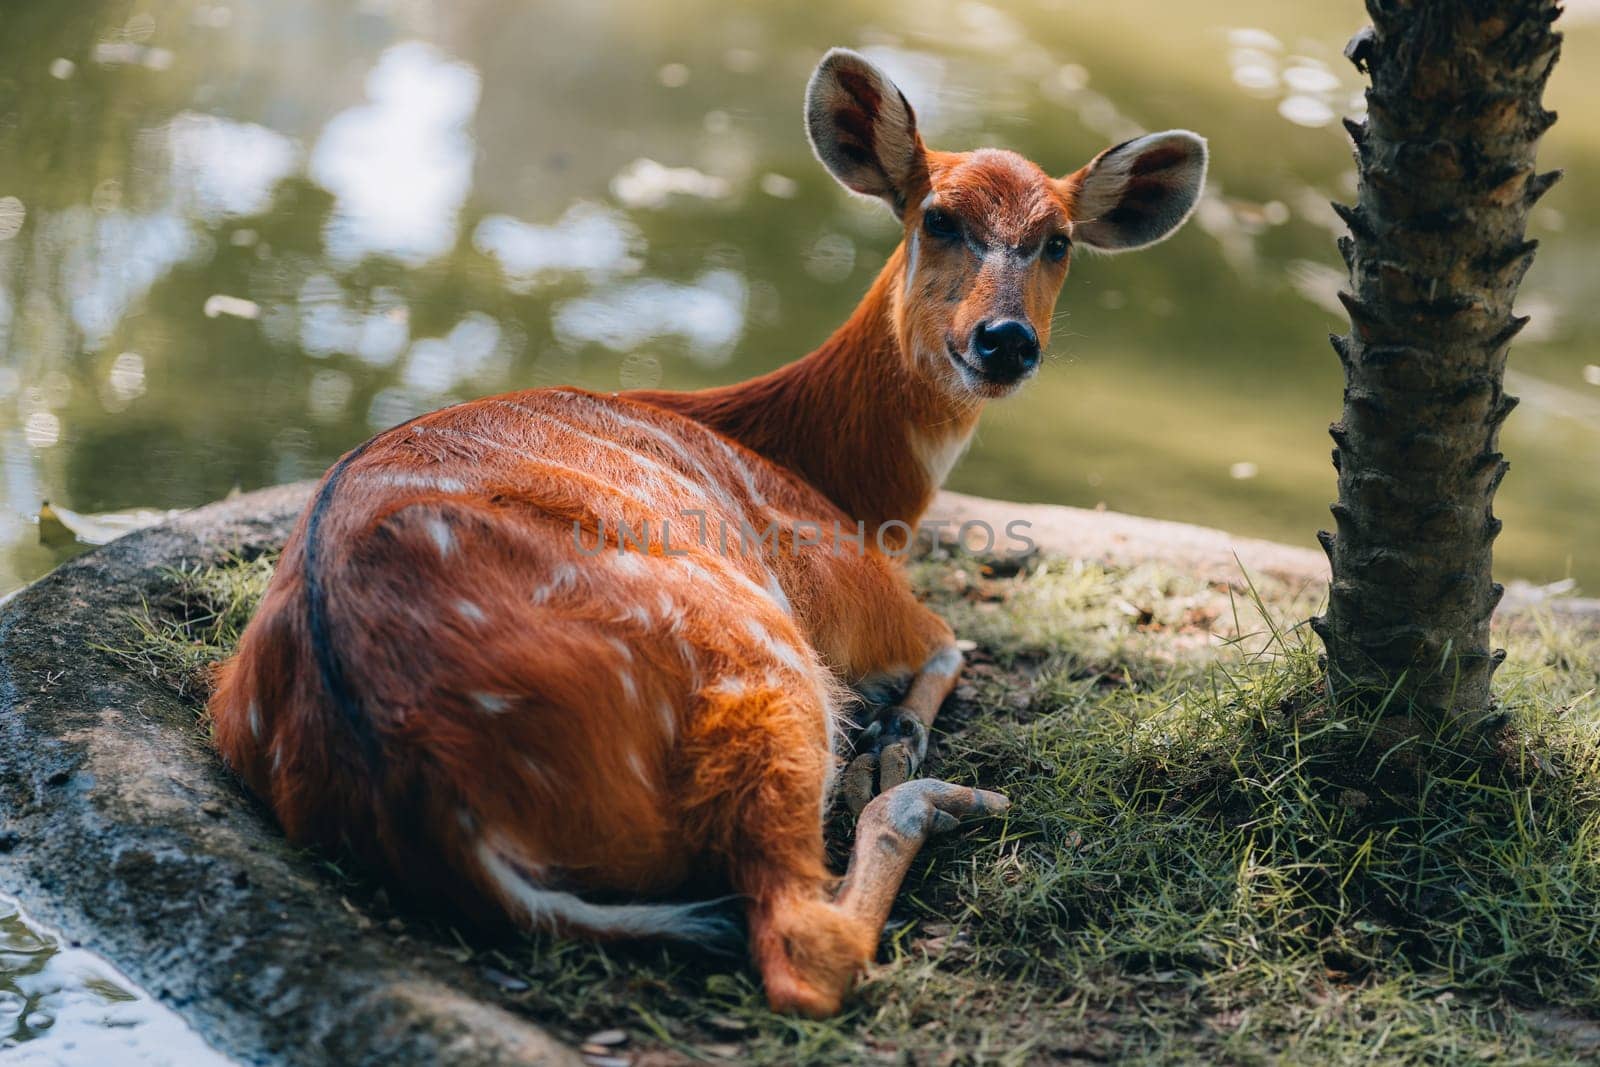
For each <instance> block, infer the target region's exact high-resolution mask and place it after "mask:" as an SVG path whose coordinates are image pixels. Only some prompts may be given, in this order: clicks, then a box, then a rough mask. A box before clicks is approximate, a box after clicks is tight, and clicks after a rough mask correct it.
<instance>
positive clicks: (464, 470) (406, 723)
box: [211, 390, 842, 934]
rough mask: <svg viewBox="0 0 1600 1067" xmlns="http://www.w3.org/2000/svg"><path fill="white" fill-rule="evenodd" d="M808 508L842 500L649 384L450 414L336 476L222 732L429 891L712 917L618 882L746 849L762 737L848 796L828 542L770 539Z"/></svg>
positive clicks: (230, 754) (243, 649) (273, 796)
mask: <svg viewBox="0 0 1600 1067" xmlns="http://www.w3.org/2000/svg"><path fill="white" fill-rule="evenodd" d="M799 515H804V516H805V517H806V518H807V519H816V518H820V519H823V520H825V521H832V520H833V519H834V518H835V517H839V518H842V516H838V515H837V513H836V510H835V509H834V508H833V507H832V505H831V504H829V503H828V502H827V501H826V500H825V499H823V498H821V497H820V496H819V495H818V494H816V493H815V492H813V491H811V490H810V489H809V488H807V487H806V486H804V485H803V484H802V483H799V482H798V481H796V480H795V479H793V478H792V477H791V476H789V475H787V474H786V473H785V472H782V471H781V470H779V469H778V468H776V467H773V466H771V465H770V464H766V463H765V462H764V461H762V460H760V459H759V458H758V457H756V456H754V455H753V454H751V453H748V452H745V451H744V450H742V449H739V448H738V447H737V446H735V445H732V444H731V443H729V442H728V441H726V440H725V439H723V438H721V437H718V436H717V435H716V434H714V433H712V432H711V431H709V430H706V429H705V428H703V427H701V426H699V425H698V424H696V423H693V422H691V421H690V420H687V419H684V418H682V417H680V416H677V415H673V414H670V413H667V412H663V411H658V410H656V409H653V408H650V407H647V406H645V405H641V404H635V403H632V402H629V401H625V400H620V399H616V398H611V397H600V396H595V395H593V394H588V393H584V392H580V391H576V390H539V391H533V392H526V393H517V394H508V395H506V396H503V397H495V398H490V399H488V400H483V401H477V402H474V403H472V404H466V405H461V406H459V407H455V408H448V409H445V410H443V411H440V412H435V413H433V414H431V415H427V416H423V417H422V418H420V419H417V420H415V421H413V422H411V423H408V424H406V425H404V426H401V427H397V428H395V429H394V430H391V431H388V432H387V433H384V434H381V435H379V436H378V437H376V438H374V439H373V440H372V441H370V442H368V443H367V444H366V445H364V446H363V447H362V448H361V449H358V450H357V451H356V452H354V453H351V454H350V455H349V456H347V457H345V459H344V460H342V461H341V462H340V464H339V465H338V466H336V467H335V468H334V470H333V471H331V472H330V474H329V476H328V477H327V478H325V479H324V482H323V484H322V486H321V487H320V488H319V491H318V493H317V495H316V497H315V498H314V500H313V503H312V505H311V507H310V508H309V509H308V511H307V514H306V515H305V516H303V517H302V519H301V522H300V524H299V526H298V528H297V529H296V531H295V533H294V534H293V536H292V537H291V539H290V541H289V543H288V545H287V546H286V548H285V551H284V555H283V559H282V561H281V563H280V565H279V567H278V570H277V573H276V575H275V576H274V579H273V583H272V586H271V588H270V589H269V591H268V594H267V596H266V598H265V599H264V601H263V603H262V605H261V608H260V610H259V612H258V614H257V616H256V617H255V619H254V620H253V621H252V622H251V624H250V626H249V627H248V629H247V630H246V632H245V635H244V637H243V639H242V641H241V643H240V650H239V653H238V655H237V656H236V657H235V658H234V659H233V660H231V661H230V662H229V663H228V664H226V665H225V666H224V667H223V668H222V670H221V671H220V673H219V676H218V686H217V690H216V693H215V695H214V697H213V698H212V701H211V714H212V717H213V720H214V724H215V740H216V744H217V746H218V749H219V751H220V752H221V753H222V755H223V757H224V758H225V759H226V760H227V762H228V763H229V765H230V766H232V767H233V768H235V769H236V770H237V771H238V772H239V773H240V774H241V776H242V777H243V778H244V779H245V781H246V782H247V784H248V785H249V786H250V787H251V789H253V790H254V791H255V792H256V793H257V794H258V795H259V796H260V797H262V798H263V799H264V800H265V801H266V802H267V803H268V804H269V805H270V806H271V808H272V810H273V812H274V813H275V814H276V816H277V817H278V819H279V820H280V822H281V823H282V825H283V827H284V829H285V831H286V833H287V834H288V836H289V837H290V838H291V839H292V840H294V841H296V842H300V843H306V844H317V845H323V846H331V847H336V848H343V849H346V850H350V851H353V852H354V853H355V854H356V855H357V856H358V857H360V858H361V859H362V860H364V861H366V862H367V863H369V864H371V865H374V866H376V867H378V868H380V869H382V870H385V871H387V872H388V873H389V874H390V875H391V876H392V877H393V878H394V879H395V880H397V881H398V882H399V884H400V885H401V886H402V887H403V888H405V889H406V890H409V891H410V892H411V893H413V894H415V895H418V896H421V897H423V898H440V897H443V898H447V899H449V900H452V901H454V902H455V903H456V904H457V905H458V906H459V907H460V908H462V909H464V910H465V912H466V913H467V914H468V915H469V916H471V915H479V916H484V917H493V916H497V915H500V914H503V913H510V914H512V915H513V916H514V917H516V918H519V919H521V920H524V921H530V920H531V921H543V920H548V921H551V922H553V923H555V924H556V925H564V926H574V927H582V928H586V929H591V930H594V931H597V932H602V933H604V932H615V933H624V934H626V933H659V932H693V930H694V929H696V927H695V923H696V922H697V921H698V919H697V918H696V917H695V916H694V915H693V914H692V913H691V911H689V910H686V909H684V908H681V907H678V908H677V909H676V910H674V907H673V906H669V905H658V906H625V907H621V908H612V909H599V910H596V909H595V908H594V906H593V905H592V904H591V903H589V901H590V900H591V899H593V898H594V896H595V894H600V895H602V896H603V895H604V894H608V893H609V894H616V895H620V896H627V897H634V896H638V895H654V894H660V893H663V892H668V891H672V890H674V889H678V888H682V887H684V886H686V885H689V886H692V885H694V883H695V881H696V879H697V878H700V877H701V876H702V875H704V876H708V877H707V879H706V880H709V881H711V882H715V881H716V871H717V867H718V863H717V857H718V856H719V855H722V854H725V853H727V852H728V851H729V850H737V849H739V848H741V847H747V845H746V844H745V843H743V842H741V841H740V840H739V833H740V831H739V830H738V828H737V827H736V826H735V825H734V822H735V821H736V820H733V821H730V817H729V816H727V815H725V814H723V813H721V809H722V808H725V807H728V806H732V805H737V803H738V796H737V793H738V791H739V790H740V789H744V788H747V785H746V782H747V781H748V780H749V778H750V775H749V774H744V775H742V776H741V775H740V774H738V773H736V770H735V768H736V767H737V766H738V765H739V763H740V761H750V760H754V761H756V762H757V763H760V762H761V761H767V762H771V761H773V760H775V759H779V760H782V761H785V767H786V768H787V769H786V770H784V772H783V773H791V774H794V775H797V776H799V779H800V780H803V781H809V780H810V779H811V778H815V780H816V787H815V791H816V792H817V793H818V796H817V804H818V808H820V805H821V803H822V799H823V798H822V795H821V792H822V791H823V790H824V789H825V783H826V780H827V778H828V775H829V772H830V769H831V766H832V760H833V755H832V751H831V749H832V743H833V739H832V734H833V724H832V714H833V711H832V709H833V708H834V706H835V705H836V701H835V700H834V695H833V686H834V684H835V683H834V682H833V679H832V678H831V676H830V675H829V674H828V672H827V671H826V670H824V669H823V667H822V666H821V663H820V661H819V659H818V656H817V654H816V652H815V651H814V650H813V648H812V644H811V641H810V640H809V637H808V632H807V627H806V623H805V614H806V612H805V609H806V607H807V601H806V596H805V590H806V589H807V588H808V587H809V585H810V584H811V583H809V582H808V581H807V580H806V578H805V575H804V573H803V571H804V568H805V567H807V566H809V565H812V564H808V563H807V561H806V560H805V559H804V558H803V557H800V556H798V555H796V554H794V553H790V554H789V555H788V556H784V555H783V554H782V553H781V552H778V553H774V552H772V551H770V550H767V549H765V548H764V547H761V546H754V545H752V544H751V542H750V541H749V540H748V539H747V538H744V539H742V538H741V531H743V530H746V529H749V530H754V531H767V530H768V529H769V528H772V527H773V526H774V525H776V527H777V528H778V529H782V528H783V524H784V523H785V522H791V521H792V520H793V518H794V517H795V516H799ZM719 534H720V536H719ZM619 542H621V543H620V544H619ZM786 586H787V587H789V589H790V590H793V591H794V592H795V593H796V594H797V595H796V600H797V601H798V604H796V603H791V594H790V593H788V592H786ZM741 746H742V747H741ZM809 791H810V789H809V787H807V789H806V790H803V792H809ZM805 815H806V818H808V819H811V820H815V819H816V816H817V810H816V809H814V810H812V811H810V812H808V813H805ZM578 893H582V894H584V897H583V898H582V899H580V898H579V897H578V896H577V895H576V894H578Z"/></svg>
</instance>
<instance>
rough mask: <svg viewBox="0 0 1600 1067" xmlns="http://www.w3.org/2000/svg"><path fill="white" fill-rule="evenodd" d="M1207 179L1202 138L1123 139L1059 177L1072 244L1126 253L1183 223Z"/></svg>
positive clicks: (1179, 133) (1176, 133)
mask: <svg viewBox="0 0 1600 1067" xmlns="http://www.w3.org/2000/svg"><path fill="white" fill-rule="evenodd" d="M1205 182H1206V142H1205V138H1203V137H1201V136H1200V135H1198V134H1194V133H1190V132H1189V131H1188V130H1167V131H1166V132H1165V133H1152V134H1147V135H1146V136H1144V137H1137V138H1135V139H1134V140H1132V141H1124V142H1123V143H1122V144H1119V145H1117V146H1116V147H1114V148H1108V149H1106V150H1105V151H1104V152H1101V153H1100V154H1099V155H1098V156H1095V157H1094V159H1093V160H1091V161H1090V162H1089V164H1088V166H1086V167H1084V168H1083V169H1081V170H1079V171H1077V172H1076V173H1074V174H1069V175H1068V176H1067V177H1065V178H1063V179H1061V184H1062V185H1064V186H1066V187H1067V193H1068V196H1069V197H1070V198H1071V200H1072V205H1073V206H1072V239H1073V241H1074V243H1076V244H1079V245H1083V246H1086V247H1089V248H1094V249H1098V250H1099V251H1101V252H1126V251H1129V250H1131V249H1135V248H1144V247H1145V246H1147V245H1153V244H1155V243H1156V242H1157V241H1162V240H1165V239H1166V238H1167V237H1169V236H1171V234H1172V232H1173V231H1174V230H1176V229H1177V228H1178V227H1179V226H1181V225H1183V222H1184V220H1185V219H1187V218H1188V217H1189V216H1190V214H1192V213H1193V211H1194V206H1195V204H1196V203H1198V202H1199V200H1200V190H1201V189H1202V188H1203V187H1204V186H1205Z"/></svg>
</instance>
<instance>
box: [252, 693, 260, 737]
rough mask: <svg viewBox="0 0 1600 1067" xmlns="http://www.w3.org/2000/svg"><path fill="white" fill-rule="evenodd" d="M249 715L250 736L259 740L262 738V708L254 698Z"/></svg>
mask: <svg viewBox="0 0 1600 1067" xmlns="http://www.w3.org/2000/svg"><path fill="white" fill-rule="evenodd" d="M249 716H250V736H251V737H253V738H255V739H256V740H257V741H259V740H261V709H260V708H258V707H257V706H256V702H255V701H254V700H252V701H251V702H250V710H249Z"/></svg>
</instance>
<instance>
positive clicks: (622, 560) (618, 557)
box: [606, 549, 646, 578]
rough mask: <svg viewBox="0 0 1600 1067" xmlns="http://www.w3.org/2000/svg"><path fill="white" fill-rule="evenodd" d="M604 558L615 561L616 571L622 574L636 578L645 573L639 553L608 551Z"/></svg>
mask: <svg viewBox="0 0 1600 1067" xmlns="http://www.w3.org/2000/svg"><path fill="white" fill-rule="evenodd" d="M606 556H607V558H609V559H612V560H615V561H616V564H617V569H618V570H619V571H622V572H623V573H624V574H627V575H630V576H632V577H635V578H637V577H639V576H640V575H642V574H643V573H644V572H645V566H646V564H645V562H644V556H643V555H642V554H641V553H639V552H634V551H632V550H631V549H630V550H628V551H624V552H611V551H609V550H608V551H607V553H606Z"/></svg>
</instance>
